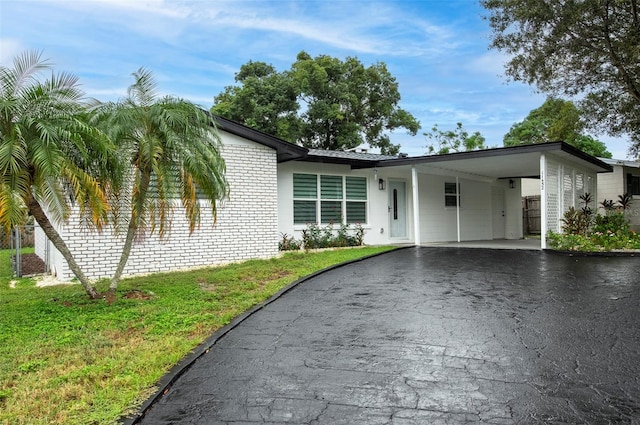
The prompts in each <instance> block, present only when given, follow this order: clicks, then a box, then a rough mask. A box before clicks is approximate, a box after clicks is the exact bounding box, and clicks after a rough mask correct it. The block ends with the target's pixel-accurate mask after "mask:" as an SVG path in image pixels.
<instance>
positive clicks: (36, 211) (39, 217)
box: [29, 196, 101, 300]
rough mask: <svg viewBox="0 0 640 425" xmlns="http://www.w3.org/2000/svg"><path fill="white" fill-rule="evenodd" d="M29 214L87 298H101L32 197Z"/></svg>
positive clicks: (30, 198)
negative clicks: (64, 261)
mask: <svg viewBox="0 0 640 425" xmlns="http://www.w3.org/2000/svg"><path fill="white" fill-rule="evenodd" d="M29 212H30V213H31V215H33V218H34V219H35V220H36V221H37V222H38V224H39V225H40V227H41V228H42V230H43V231H44V234H45V235H47V237H48V238H49V240H50V241H51V243H53V246H55V247H56V249H57V250H58V251H60V254H62V256H63V257H64V259H65V260H67V264H69V268H70V269H71V271H72V272H73V274H74V275H75V276H76V278H77V279H78V281H80V284H81V285H82V287H83V288H84V290H85V291H86V292H87V295H89V298H91V299H94V300H95V299H99V298H101V295H100V293H99V292H98V291H97V290H96V288H95V287H94V286H93V285H92V284H91V282H89V279H87V277H86V276H85V275H84V273H83V272H82V270H81V269H80V266H78V264H77V263H76V260H75V259H74V258H73V254H71V251H70V250H69V247H67V244H66V243H65V242H64V240H63V239H62V238H61V237H60V234H59V233H58V231H57V230H56V229H55V227H53V225H52V224H51V222H50V221H49V217H47V215H46V214H45V212H44V210H43V209H42V206H41V205H40V204H39V203H38V201H37V200H36V199H35V198H34V197H33V196H30V197H29Z"/></svg>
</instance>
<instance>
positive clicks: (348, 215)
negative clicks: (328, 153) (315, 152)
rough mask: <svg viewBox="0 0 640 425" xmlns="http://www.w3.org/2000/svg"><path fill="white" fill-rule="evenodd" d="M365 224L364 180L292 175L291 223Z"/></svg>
mask: <svg viewBox="0 0 640 425" xmlns="http://www.w3.org/2000/svg"><path fill="white" fill-rule="evenodd" d="M343 221H344V222H345V223H366V221H367V179H366V178H364V177H345V176H329V175H316V174H294V175H293V223H294V224H307V223H331V222H333V223H342V222H343Z"/></svg>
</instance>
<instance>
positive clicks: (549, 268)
mask: <svg viewBox="0 0 640 425" xmlns="http://www.w3.org/2000/svg"><path fill="white" fill-rule="evenodd" d="M639 272H640V261H639V260H638V259H637V258H629V257H627V258H616V257H613V258H602V257H569V256H561V255H557V254H552V253H547V252H542V251H501V250H488V249H463V248H409V249H403V250H399V251H394V252H391V253H388V254H384V255H381V256H378V257H374V258H371V259H368V260H364V261H362V262H359V263H355V264H351V265H348V266H346V267H341V268H338V269H335V270H332V271H329V272H326V273H324V274H321V275H319V276H316V277H314V278H312V279H310V280H308V281H305V282H303V283H302V284H300V285H299V286H297V287H296V288H294V289H293V290H291V291H289V292H287V293H286V294H285V295H283V296H282V297H280V298H279V299H278V300H276V301H275V302H273V303H271V304H269V305H268V306H266V307H265V308H264V309H262V310H260V311H258V312H257V313H255V314H254V315H252V316H250V317H249V318H248V319H246V320H245V321H243V322H242V323H241V324H240V325H238V326H237V327H235V328H234V329H233V330H232V331H231V332H229V333H228V334H226V335H225V336H224V337H223V338H221V339H220V340H219V341H218V342H217V343H216V344H215V345H214V346H213V347H212V349H211V350H210V351H209V352H208V353H207V354H205V355H203V356H202V357H201V358H200V359H198V360H197V361H196V362H195V363H194V365H193V366H192V367H191V368H190V369H188V370H187V371H186V372H185V373H184V374H183V375H182V376H181V377H180V378H179V379H178V380H177V381H176V382H175V383H174V385H173V386H172V387H171V388H170V390H169V391H168V392H167V393H166V394H165V395H164V396H163V397H162V398H161V399H160V400H159V401H158V402H157V403H155V404H154V405H153V406H152V407H151V409H150V410H149V411H148V412H147V413H146V415H145V416H144V417H143V418H142V420H141V421H140V423H142V424H154V425H158V424H350V425H354V424H368V425H370V424H455V423H467V422H468V423H476V422H480V423H488V424H513V423H521V424H529V423H532V424H535V423H553V424H640V314H639V313H640V276H639Z"/></svg>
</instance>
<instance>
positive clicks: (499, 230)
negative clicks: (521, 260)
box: [491, 187, 505, 239]
mask: <svg viewBox="0 0 640 425" xmlns="http://www.w3.org/2000/svg"><path fill="white" fill-rule="evenodd" d="M491 200H492V207H493V208H492V209H493V239H504V226H505V219H504V215H505V212H504V189H503V188H501V187H492V188H491Z"/></svg>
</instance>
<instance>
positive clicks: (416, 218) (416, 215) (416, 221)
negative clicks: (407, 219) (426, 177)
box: [411, 166, 421, 245]
mask: <svg viewBox="0 0 640 425" xmlns="http://www.w3.org/2000/svg"><path fill="white" fill-rule="evenodd" d="M411 193H412V195H413V238H414V241H415V244H416V245H420V243H421V241H420V199H419V198H418V193H419V192H418V170H416V167H415V166H412V167H411Z"/></svg>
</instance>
